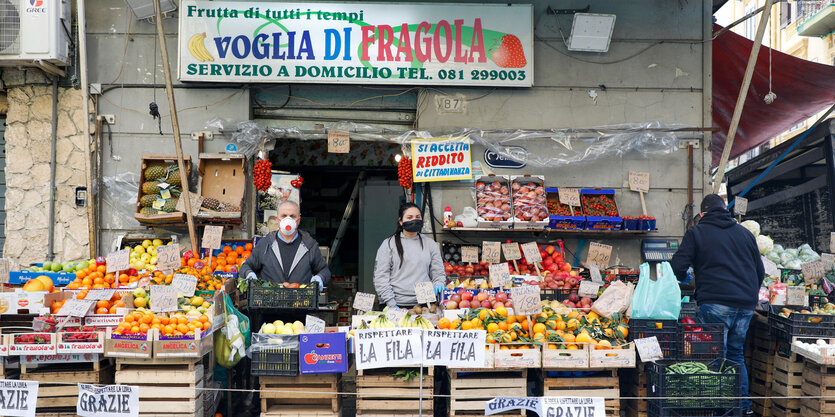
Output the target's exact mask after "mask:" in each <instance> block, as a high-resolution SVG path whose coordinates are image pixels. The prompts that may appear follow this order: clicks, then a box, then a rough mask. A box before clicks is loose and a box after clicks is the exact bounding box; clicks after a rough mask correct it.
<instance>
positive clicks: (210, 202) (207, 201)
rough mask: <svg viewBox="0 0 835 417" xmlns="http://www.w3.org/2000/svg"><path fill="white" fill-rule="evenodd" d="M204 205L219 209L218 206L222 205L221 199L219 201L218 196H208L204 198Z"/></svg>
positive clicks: (210, 208)
mask: <svg viewBox="0 0 835 417" xmlns="http://www.w3.org/2000/svg"><path fill="white" fill-rule="evenodd" d="M202 207H205V208H207V209H209V210H215V211H217V210H218V207H220V201H217V199H216V198H211V197H207V198H204V199H203V204H202Z"/></svg>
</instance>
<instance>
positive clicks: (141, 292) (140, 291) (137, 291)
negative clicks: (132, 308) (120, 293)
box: [133, 287, 148, 298]
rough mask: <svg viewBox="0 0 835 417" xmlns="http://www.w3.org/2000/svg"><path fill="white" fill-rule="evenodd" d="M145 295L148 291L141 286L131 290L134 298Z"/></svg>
mask: <svg viewBox="0 0 835 417" xmlns="http://www.w3.org/2000/svg"><path fill="white" fill-rule="evenodd" d="M146 295H148V293H147V292H146V291H145V289H144V288H142V287H139V288H137V289H135V290H133V297H134V298H139V297H145V296H146Z"/></svg>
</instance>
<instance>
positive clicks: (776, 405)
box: [771, 398, 800, 417]
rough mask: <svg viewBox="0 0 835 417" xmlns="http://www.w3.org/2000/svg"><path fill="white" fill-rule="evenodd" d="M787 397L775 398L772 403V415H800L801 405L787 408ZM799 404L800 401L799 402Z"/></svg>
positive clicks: (795, 416) (774, 416)
mask: <svg viewBox="0 0 835 417" xmlns="http://www.w3.org/2000/svg"><path fill="white" fill-rule="evenodd" d="M780 400H786V399H785V398H775V399H774V401H772V403H771V416H773V417H800V406H799V405H798V408H785V406H784V405H783V402H784V401H780ZM798 404H799V403H798Z"/></svg>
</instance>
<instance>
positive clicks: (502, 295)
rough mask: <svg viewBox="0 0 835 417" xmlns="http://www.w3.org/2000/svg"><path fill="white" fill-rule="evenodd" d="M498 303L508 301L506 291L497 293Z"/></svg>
mask: <svg viewBox="0 0 835 417" xmlns="http://www.w3.org/2000/svg"><path fill="white" fill-rule="evenodd" d="M496 301H501V302H505V301H507V293H505V292H504V291H499V292H498V293H496Z"/></svg>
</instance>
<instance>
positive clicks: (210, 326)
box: [203, 322, 212, 330]
mask: <svg viewBox="0 0 835 417" xmlns="http://www.w3.org/2000/svg"><path fill="white" fill-rule="evenodd" d="M211 328H212V323H209V322H205V323H203V330H209V329H211Z"/></svg>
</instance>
